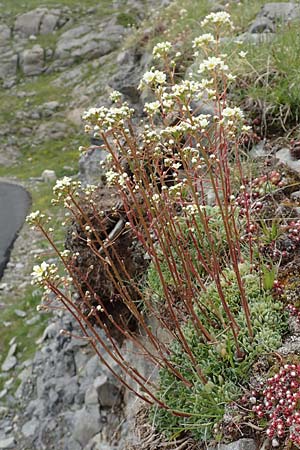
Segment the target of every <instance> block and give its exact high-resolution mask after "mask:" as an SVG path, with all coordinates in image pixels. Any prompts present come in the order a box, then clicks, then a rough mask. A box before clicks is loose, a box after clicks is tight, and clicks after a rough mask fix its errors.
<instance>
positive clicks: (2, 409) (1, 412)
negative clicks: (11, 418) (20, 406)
mask: <svg viewBox="0 0 300 450" xmlns="http://www.w3.org/2000/svg"><path fill="white" fill-rule="evenodd" d="M8 413H9V409H8V408H7V407H6V406H0V419H3V417H5V416H7V414H8Z"/></svg>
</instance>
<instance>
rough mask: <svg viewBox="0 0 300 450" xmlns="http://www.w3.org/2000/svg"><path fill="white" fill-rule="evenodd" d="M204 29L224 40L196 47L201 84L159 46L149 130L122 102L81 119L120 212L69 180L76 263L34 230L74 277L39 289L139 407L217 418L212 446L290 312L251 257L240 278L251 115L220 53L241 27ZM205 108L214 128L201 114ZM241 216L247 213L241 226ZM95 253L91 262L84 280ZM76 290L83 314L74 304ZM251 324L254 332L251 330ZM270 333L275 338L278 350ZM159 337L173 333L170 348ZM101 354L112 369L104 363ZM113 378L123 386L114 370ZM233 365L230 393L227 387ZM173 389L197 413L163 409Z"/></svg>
mask: <svg viewBox="0 0 300 450" xmlns="http://www.w3.org/2000/svg"><path fill="white" fill-rule="evenodd" d="M202 26H203V27H205V26H209V27H211V28H212V29H213V30H214V35H212V34H209V33H206V34H204V35H202V36H200V37H198V38H196V39H195V40H194V42H193V48H194V49H195V52H196V55H197V57H199V56H200V55H201V56H202V61H201V62H200V63H199V68H198V73H199V75H200V81H197V80H193V79H188V80H185V79H184V80H182V79H178V76H177V74H176V66H177V60H178V58H180V53H179V52H176V53H173V48H172V45H171V44H170V43H169V42H164V43H160V44H158V45H156V46H155V48H154V50H153V56H154V59H156V60H157V61H158V64H159V65H160V66H159V67H158V68H156V67H152V68H151V69H150V70H149V71H148V72H147V73H145V74H144V76H143V77H142V80H141V83H140V86H139V88H140V89H144V88H146V89H150V90H152V93H153V96H154V98H153V101H151V102H148V103H146V104H145V107H144V109H145V115H146V119H145V120H144V121H143V122H141V123H140V124H139V126H138V127H136V126H135V125H134V123H133V120H132V119H133V115H134V110H133V109H132V108H130V107H129V105H128V104H127V103H126V102H122V99H121V95H120V94H119V93H118V92H113V93H112V95H111V100H112V102H113V106H112V107H110V108H107V107H103V106H102V107H99V108H91V109H90V110H88V111H86V112H85V113H84V114H83V119H84V120H85V122H86V126H85V129H86V132H88V133H91V132H92V133H93V134H94V136H96V137H99V138H101V139H102V141H103V145H102V148H103V149H105V150H106V151H107V153H108V156H107V160H106V162H105V164H106V167H107V172H106V182H107V189H108V193H109V194H111V195H115V196H117V197H116V198H117V200H118V201H116V203H115V205H114V206H113V207H112V208H110V210H108V209H102V210H100V208H99V204H98V203H97V201H96V197H95V195H96V193H97V188H96V187H95V186H88V187H86V188H83V187H82V186H81V185H80V184H79V183H78V182H76V181H73V180H71V179H69V178H64V179H63V180H60V181H58V182H57V184H56V186H55V188H54V194H55V196H56V198H55V202H58V203H61V204H63V206H64V208H66V210H67V214H68V216H69V217H71V218H72V220H73V224H74V223H75V224H76V226H75V228H74V226H73V232H72V239H73V241H74V242H77V248H78V250H77V251H76V252H73V251H69V252H66V253H61V252H59V250H58V249H57V247H56V246H55V243H54V242H53V238H52V234H51V232H49V229H47V226H46V225H47V224H46V221H45V219H44V218H43V217H41V216H40V214H38V213H33V214H31V216H30V217H29V221H30V222H31V223H32V224H33V225H34V226H35V227H37V228H38V229H40V230H41V232H42V233H43V234H44V236H45V237H46V239H47V240H48V241H49V243H50V244H51V245H52V246H53V248H54V249H55V250H56V251H57V254H58V256H59V258H60V260H61V262H62V264H63V266H64V268H65V271H66V272H67V274H66V276H65V277H62V278H61V279H59V278H57V273H56V272H55V273H54V272H53V273H52V270H54V269H53V268H51V271H50V272H51V273H50V274H49V270H50V269H49V270H48V266H45V264H44V265H43V266H41V267H36V268H35V269H34V273H35V274H36V276H34V279H35V281H36V282H37V283H38V284H39V285H43V286H44V287H45V289H46V292H48V291H49V290H51V291H52V292H54V293H55V295H56V297H57V299H58V301H59V302H61V303H62V304H63V305H64V306H65V307H66V308H67V309H68V310H69V311H70V312H71V314H73V316H74V317H75V318H76V320H77V321H78V322H79V324H80V327H81V330H82V333H83V335H84V336H85V337H86V338H88V339H90V342H91V345H92V346H93V347H94V349H95V351H96V352H97V354H98V355H99V357H100V358H101V360H102V361H103V363H104V364H105V365H106V366H108V367H109V368H110V370H111V371H112V372H113V373H114V375H115V376H116V377H117V378H118V379H119V380H120V381H121V382H122V383H123V384H125V386H126V387H127V388H129V389H130V390H132V391H133V392H135V394H136V395H138V396H139V397H140V398H142V399H143V400H144V401H146V402H148V403H150V404H156V405H158V406H159V407H160V408H161V409H163V410H165V411H166V412H167V413H169V412H170V413H171V414H172V415H173V416H176V417H177V418H179V419H178V420H185V418H188V419H187V422H188V421H189V418H192V419H193V420H194V418H196V419H197V417H200V416H201V417H202V415H203V416H205V417H206V418H207V417H208V420H206V418H205V420H204V421H203V420H202V419H201V427H202V429H203V433H202V435H201V436H208V435H209V433H210V431H211V430H212V429H213V426H214V424H215V423H216V422H217V421H218V420H220V419H221V417H222V413H223V412H224V404H225V403H226V402H227V401H230V398H232V396H236V395H237V391H238V389H237V386H236V380H241V379H243V378H244V377H245V373H246V376H247V374H248V371H249V367H250V365H251V362H252V361H253V355H252V354H251V351H252V346H251V342H254V341H255V340H256V341H255V342H256V343H257V344H258V346H259V348H266V349H267V350H269V349H270V347H271V348H273V347H274V346H275V347H276V345H278V342H279V340H280V336H279V334H278V333H279V331H278V330H279V329H280V323H279V321H280V319H279V315H278V311H279V310H280V309H281V305H280V304H279V303H275V304H274V305H272V302H271V297H270V296H269V294H266V293H265V292H262V291H261V290H260V287H259V286H260V283H259V277H258V276H257V274H255V272H253V270H254V269H253V265H252V260H251V257H250V260H251V261H250V264H248V265H245V264H242V263H243V262H244V260H245V257H248V256H249V255H252V252H251V245H252V242H251V241H249V242H248V244H247V245H246V244H242V243H241V236H242V235H243V234H244V230H245V229H249V227H250V225H251V221H252V217H251V214H250V213H249V209H248V211H247V208H248V206H247V205H248V204H249V202H248V199H249V198H248V197H247V198H246V194H247V195H250V196H251V193H250V194H249V191H247V192H246V190H245V188H243V187H244V186H245V177H244V174H243V164H242V161H241V154H240V151H239V137H240V135H241V133H247V132H248V131H249V128H248V127H247V126H246V125H245V119H244V114H243V112H242V111H241V109H240V108H238V107H236V106H234V105H230V104H229V102H228V100H227V90H228V86H229V85H230V82H231V81H232V80H233V79H234V77H233V76H232V75H231V74H230V72H229V67H228V65H227V64H226V62H225V61H224V60H223V57H222V56H221V54H220V50H219V48H220V34H221V30H222V29H223V28H224V27H226V26H228V27H229V28H231V26H232V25H231V22H230V17H229V15H228V14H227V13H225V12H222V13H213V14H210V15H209V16H207V18H206V19H204V21H203V23H202ZM206 102H208V103H209V104H210V107H211V109H212V112H211V113H210V114H206V113H205V114H204V113H201V108H202V106H203V104H205V103H206ZM81 150H82V151H84V149H83V148H81ZM236 185H239V188H238V189H236V187H235V186H236ZM236 190H239V194H238V193H237V192H236ZM208 193H209V195H208ZM237 197H238V198H239V201H238V202H237V201H236V199H237ZM243 197H244V200H245V201H244V202H243ZM246 200H247V201H246ZM209 203H211V204H209ZM240 203H243V205H246V211H245V214H243V215H241V214H239V212H240ZM249 208H250V206H249ZM120 239H126V240H127V241H126V243H127V244H126V245H125V247H126V248H125V249H124V248H122V247H121V246H119V247H118V242H119V240H120ZM133 249H135V250H133ZM69 250H70V248H69ZM71 250H72V249H71ZM135 251H137V252H138V254H139V257H140V259H139V263H137V264H134V262H135V258H134V255H133V254H134V252H135ZM87 253H88V255H89V256H90V258H91V260H92V261H93V262H92V263H90V264H89V266H88V268H87V269H86V270H84V271H83V270H82V267H81V264H82V261H83V260H84V258H85V255H86V254H87ZM141 255H142V257H141ZM135 256H136V255H135ZM130 258H131V259H130ZM137 266H140V267H139V269H138V268H137ZM252 272H253V273H252ZM104 274H105V277H106V279H108V280H109V289H106V288H104V286H103V287H100V288H99V289H96V288H95V286H94V285H93V281H92V280H93V279H94V278H95V277H98V278H99V276H100V275H101V276H104ZM48 275H49V276H48ZM93 277H94V278H93ZM70 279H72V280H73V285H74V289H75V290H76V291H77V293H78V295H79V299H80V300H79V301H75V300H74V298H73V296H72V294H69V291H70ZM249 286H251V292H252V293H251V295H250V296H249V295H248V294H249V293H248V292H247V289H248V287H249ZM210 293H211V294H210ZM253 293H254V294H253ZM258 295H259V296H261V302H260V303H259V302H257V301H256V300H257V298H256V297H257V296H258ZM249 298H250V299H251V305H250V302H249ZM120 301H121V303H122V304H123V305H124V306H125V307H126V311H127V312H129V313H130V315H131V316H132V317H133V318H134V320H135V322H136V323H137V328H138V329H139V330H140V331H141V334H142V335H143V336H144V338H143V339H140V338H139V337H138V336H137V331H136V328H135V329H134V330H132V329H131V328H130V327H129V326H128V323H126V321H125V320H124V318H122V317H116V311H118V309H117V306H118V304H119V303H118V302H120ZM45 302H46V303H44V305H45V306H46V307H50V304H49V302H48V303H47V300H46V301H45ZM264 309H268V311H267V314H264V313H265V311H264ZM251 311H252V312H251ZM251 314H253V315H254V316H255V317H256V318H257V319H256V320H255V323H254V324H253V323H252V317H251ZM272 315H273V316H274V317H273V316H272ZM119 316H122V314H119ZM272 317H273V319H274V320H273V321H272V320H271V319H272ZM122 319H123V320H122ZM153 323H154V324H155V325H153ZM272 323H274V325H272ZM94 325H98V328H97V327H95V326H94ZM112 326H113V327H115V329H116V330H117V331H118V333H119V335H121V336H122V337H123V338H126V340H128V341H131V342H132V343H133V345H134V348H135V349H136V352H137V354H138V356H139V357H141V356H143V357H147V358H148V359H149V360H150V361H151V362H152V363H153V365H154V367H156V368H158V369H160V371H161V374H164V375H163V376H164V377H165V378H164V382H162V383H160V381H159V380H157V382H156V383H155V381H153V380H152V381H149V380H148V379H147V377H146V376H145V375H144V374H143V373H142V371H140V370H138V368H137V367H135V366H134V364H132V362H129V361H127V360H126V355H125V354H123V353H122V352H120V349H119V347H118V343H117V342H116V340H115V339H114V337H113V335H112V333H111V329H112V328H111V327H112ZM272 326H273V327H274V328H276V330H275V334H274V336H273V335H272V336H271V338H270V336H267V334H268V333H271V334H272ZM99 328H101V332H100V331H99ZM158 330H163V331H164V336H165V337H164V338H162V337H161V333H159V332H158ZM99 346H101V347H102V348H104V349H105V351H106V352H107V353H108V354H109V356H110V360H111V361H113V364H109V362H108V360H107V359H105V358H103V356H102V354H101V352H100V351H99ZM213 349H216V351H215V350H213ZM116 364H117V365H118V367H119V369H121V370H122V371H123V372H124V373H125V376H120V373H119V371H116V370H115V368H114V367H115V365H116ZM223 364H224V367H225V373H226V374H227V375H226V376H227V377H228V378H229V379H228V380H227V379H226V377H223V376H222V365H223ZM240 364H241V367H242V369H241V368H240ZM214 367H215V368H214ZM235 369H237V373H236V372H235ZM214 370H216V371H217V373H218V376H217V377H216V376H215V374H214ZM243 370H244V371H245V372H243ZM239 371H240V372H239ZM166 374H167V376H166ZM130 380H131V381H132V382H133V383H130ZM166 380H167V383H166ZM227 382H229V385H230V389H229V390H228V392H226V390H227V388H228V386H229V385H228V384H227ZM166 384H170V386H172V385H174V386H175V385H176V386H177V387H178V395H177V393H175V398H176V400H177V398H179V397H180V395H179V391H180V387H181V386H182V387H183V388H184V389H182V391H184V390H186V391H184V392H185V393H187V394H188V395H187V396H186V397H188V398H189V395H190V394H191V393H192V394H193V395H194V394H195V396H196V397H197V399H200V400H199V401H198V400H197V402H196V403H195V404H194V405H191V404H186V403H185V402H183V403H180V402H179V403H178V402H176V401H173V400H172V398H171V397H170V396H169V395H166V394H167V392H168V393H169V392H170V388H169V387H167V388H166V389H165V387H163V386H164V385H166ZM184 395H185V394H184ZM196 397H195V398H196ZM208 398H209V399H210V403H211V400H212V399H213V400H214V402H213V406H212V408H214V409H213V410H212V411H210V410H209V411H208V412H207V411H204V409H205V408H206V406H205V407H204V406H203V405H204V404H206V405H207V399H208ZM205 402H206V403H205ZM201 405H202V406H201ZM208 408H209V407H208ZM187 422H186V423H187ZM189 423H191V422H189ZM198 425H199V424H197V426H198ZM189 426H191V427H192V428H191V429H196V425H189ZM199 426H200V425H199ZM176 427H177V429H178V428H179V429H180V427H179V426H178V424H176ZM193 427H194V428H193ZM166 428H167V427H166ZM200 434H201V433H200Z"/></svg>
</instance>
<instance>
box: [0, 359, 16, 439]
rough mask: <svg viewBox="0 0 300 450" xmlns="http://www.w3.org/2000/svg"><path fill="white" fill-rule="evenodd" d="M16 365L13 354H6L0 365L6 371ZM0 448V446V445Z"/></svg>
mask: <svg viewBox="0 0 300 450" xmlns="http://www.w3.org/2000/svg"><path fill="white" fill-rule="evenodd" d="M16 365H17V358H16V357H15V356H7V357H6V359H5V361H4V363H3V364H2V366H1V370H2V372H8V371H9V370H12V369H13V368H14V367H15V366H16ZM0 448H1V447H0Z"/></svg>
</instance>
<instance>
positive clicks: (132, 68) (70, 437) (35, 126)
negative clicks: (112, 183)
mask: <svg viewBox="0 0 300 450" xmlns="http://www.w3.org/2000/svg"><path fill="white" fill-rule="evenodd" d="M168 3H169V2H168V1H166V0H161V1H159V0H157V1H155V2H154V1H149V2H145V4H146V7H145V4H144V3H143V2H139V1H135V0H132V1H128V2H118V1H115V2H113V9H112V10H111V11H109V14H107V15H103V16H102V15H101V5H100V4H99V5H97V6H95V7H92V8H87V9H85V8H84V7H77V8H73V9H72V8H69V7H60V6H57V7H55V8H46V7H43V8H38V9H35V10H32V11H27V12H26V13H24V14H21V15H19V16H13V15H12V14H11V13H9V11H7V12H6V13H5V14H2V17H1V18H0V19H1V20H0V47H1V52H0V80H2V90H1V92H0V98H2V99H3V104H4V105H5V108H6V110H5V111H4V114H3V120H0V165H1V166H2V169H3V167H5V166H6V167H11V165H12V162H14V163H15V166H14V167H15V168H16V169H15V170H16V171H18V170H19V169H20V161H22V163H23V164H25V167H26V168H27V167H28V171H29V172H28V177H26V174H25V177H26V178H27V180H26V181H24V184H25V186H26V187H27V188H29V189H36V188H37V186H39V185H40V183H45V182H47V181H48V180H47V179H44V178H43V177H41V173H42V171H40V172H39V165H38V164H36V165H35V155H34V151H36V150H37V149H42V148H43V147H45V146H46V145H49V144H50V145H52V144H53V143H57V144H58V145H61V144H60V143H61V142H63V145H64V147H63V148H66V150H65V151H66V152H67V150H68V145H71V144H70V142H72V145H76V143H77V144H79V143H80V138H79V137H78V135H79V132H78V130H79V129H80V127H81V120H80V117H81V113H82V111H83V109H84V108H85V107H88V106H91V105H93V106H95V105H96V104H100V103H105V102H106V101H107V94H108V93H109V92H110V91H111V90H112V89H118V90H119V91H121V92H122V93H123V94H124V96H125V97H126V98H127V99H128V100H129V101H130V102H131V104H133V105H135V106H136V108H137V109H140V110H141V101H140V100H141V99H140V95H139V92H138V90H137V85H138V82H139V79H140V76H141V74H142V73H143V71H144V70H145V68H146V67H147V66H148V65H149V64H151V56H150V54H149V53H148V52H146V51H144V50H143V49H141V47H140V45H132V46H131V47H127V48H126V49H124V48H123V42H124V40H125V38H128V37H130V34H131V33H132V28H131V27H128V26H127V25H128V24H129V23H130V20H133V19H132V18H134V21H135V25H136V26H138V25H139V23H140V22H141V20H142V19H143V18H144V17H145V14H146V12H147V8H148V9H149V8H150V7H158V6H164V7H165V6H167V4H168ZM124 4H125V10H124V8H123V6H124ZM121 7H122V8H123V9H121ZM120 11H121V12H122V14H123V15H122V16H121V15H120V14H121V12H120ZM125 13H126V15H125V16H124V14H125ZM299 16H300V8H299V6H298V5H294V4H293V3H278V4H267V5H266V6H265V7H264V8H263V10H262V12H261V13H260V14H259V16H257V18H256V19H255V21H254V22H253V23H252V24H251V26H250V27H249V30H248V31H247V32H246V33H244V34H243V35H242V36H239V38H240V39H242V40H246V41H247V40H248V41H249V40H250V41H252V42H260V41H261V40H264V39H271V38H272V36H273V35H274V33H275V32H276V21H277V20H278V19H280V20H284V21H289V20H293V19H295V18H299ZM124 18H126V20H127V23H125V24H124V20H125V19H124ZM121 19H122V20H121ZM125 22H126V21H125ZM151 33H153V30H145V31H144V32H143V39H144V40H146V41H147V39H148V36H149V34H151ZM103 66H105V67H106V69H105V70H104V71H100V69H101V68H103ZM41 75H43V76H46V77H47V78H46V83H45V84H46V86H44V87H43V94H42V95H41V94H40V90H39V88H40V86H39V83H41V78H40V76H41ZM108 77H109V81H108ZM43 80H44V78H43ZM43 82H44V81H43ZM48 88H50V91H48ZM48 92H55V95H53V94H51V95H50V97H51V98H50V99H49V96H48ZM8 98H10V99H13V100H9V101H13V102H15V103H14V107H15V106H17V108H16V110H14V113H13V114H11V112H10V111H9V108H8V106H9V101H8ZM24 147H25V148H28V149H30V151H29V152H28V154H26V157H24V154H23V150H22V149H23V148H24ZM252 152H253V156H254V157H255V158H256V157H259V158H265V157H266V156H267V155H268V152H269V149H268V147H267V146H264V145H263V144H261V145H260V146H258V147H256V148H255V149H253V150H252ZM277 157H278V158H279V159H280V160H282V162H283V163H284V164H288V165H289V166H290V168H291V169H292V170H296V171H297V172H299V171H300V167H299V163H298V161H294V159H293V158H292V157H291V155H290V152H289V149H286V148H279V149H278V152H277ZM24 158H25V159H24ZM30 158H31V160H30ZM102 158H103V155H102V154H101V152H99V151H98V150H97V149H92V150H91V151H90V152H89V154H88V156H85V157H82V159H81V162H80V166H79V168H80V176H81V178H82V179H83V180H84V181H85V182H94V181H95V180H97V179H99V176H100V175H101V173H100V172H99V169H98V168H97V166H96V164H97V163H98V162H99V160H101V159H102ZM46 161H47V159H46ZM31 163H32V166H34V170H32V172H31V169H32V167H31ZM46 164H47V163H46ZM70 166H71V167H70ZM44 168H49V169H52V167H49V166H47V167H44ZM68 171H69V172H70V173H71V174H75V173H76V172H77V164H76V162H75V161H74V162H69V163H68V164H67V163H66V165H65V167H63V168H62V172H58V175H60V174H61V173H62V174H64V173H68ZM1 174H2V175H4V174H5V169H3V171H2V172H1ZM54 177H55V175H54ZM29 178H30V179H29ZM43 252H44V249H43V248H42V244H41V241H40V239H39V238H38V237H37V235H36V234H34V233H33V232H32V231H31V230H30V229H29V227H27V225H26V226H25V227H24V228H23V230H22V231H21V233H20V235H19V237H18V239H17V241H16V243H15V246H14V249H13V252H12V255H11V260H10V263H9V264H8V266H7V269H6V271H5V274H4V277H3V278H2V280H1V283H0V308H5V305H6V298H7V296H8V293H10V294H11V293H12V292H17V291H18V292H19V293H20V292H22V290H24V291H25V290H26V288H27V287H28V285H29V284H30V272H31V267H32V262H33V256H34V255H35V254H37V255H39V254H40V253H43ZM0 312H1V309H0ZM15 314H16V316H19V317H22V319H23V320H24V321H26V322H28V325H29V326H32V327H34V326H35V325H36V323H39V322H40V320H41V315H40V313H38V312H36V311H35V310H32V311H31V312H25V311H23V310H21V309H19V308H17V307H16V308H15ZM1 326H3V327H9V326H10V324H7V323H4V322H3V321H2V324H1ZM61 329H64V330H67V331H69V332H70V334H69V335H68V334H64V335H62V334H61V333H60V330H61ZM76 333H77V328H76V324H75V323H74V321H72V319H70V317H69V316H67V315H65V314H64V313H56V314H55V315H54V316H52V317H51V318H50V319H49V320H47V327H46V329H45V330H44V332H43V335H42V337H40V339H39V340H38V341H37V343H36V345H37V351H36V353H35V355H34V356H33V357H31V358H30V359H27V360H25V361H22V360H21V358H19V354H18V345H19V344H20V342H19V341H18V339H17V338H12V340H11V341H10V343H9V347H8V348H7V349H6V352H5V355H4V356H3V358H2V366H1V374H0V376H1V379H3V380H4V383H3V389H2V391H1V392H0V449H15V450H35V449H36V450H42V449H45V450H51V449H53V450H54V449H55V450H100V449H101V450H111V449H113V448H114V449H119V450H121V449H124V448H125V447H126V445H128V446H129V447H130V446H131V447H130V448H139V447H138V445H139V444H138V443H136V442H134V441H135V440H136V439H137V438H138V437H140V439H141V442H142V441H143V447H141V448H145V449H148V448H149V449H150V448H151V449H153V450H154V449H156V448H157V449H158V448H162V447H160V445H161V438H160V437H157V436H156V437H155V436H154V435H153V430H152V428H151V427H150V429H149V430H148V431H149V433H148V434H147V433H146V435H145V436H144V439H143V436H142V435H140V436H139V434H138V433H137V434H135V433H132V431H130V426H131V425H132V423H131V418H132V417H131V415H130V414H129V410H130V411H131V413H132V411H133V410H134V407H133V406H134V401H133V400H132V399H131V400H130V401H129V400H128V397H127V396H126V395H125V394H124V392H123V390H122V389H121V387H120V386H119V385H117V383H116V381H115V380H113V379H112V377H111V375H110V374H109V373H108V372H107V370H106V369H105V367H104V366H103V365H102V364H100V362H99V359H98V358H97V357H96V356H95V355H94V354H93V353H92V351H91V350H90V349H89V346H88V345H87V342H86V341H84V340H80V339H77V338H74V337H72V336H71V334H73V335H76ZM103 357H105V356H104V355H103ZM16 379H17V384H18V387H17V389H16ZM134 434H135V436H134ZM141 434H142V433H141ZM151 436H152V437H151ZM147 440H148V444H147ZM246 441H247V442H246ZM130 442H131V443H130ZM176 445H177V447H178V445H180V444H176ZM189 445H190V447H187V444H186V445H185V446H182V447H180V448H193V447H192V445H194V444H191V443H190V444H189ZM234 445H235V446H234V447H230V446H227V450H233V449H244V450H245V449H246V448H247V449H251V450H252V449H254V448H255V443H254V441H252V440H240V441H239V443H237V444H234ZM162 446H163V444H162ZM165 446H166V445H165ZM170 448H171V447H170ZM174 448H176V446H175V447H174ZM194 448H196V447H194Z"/></svg>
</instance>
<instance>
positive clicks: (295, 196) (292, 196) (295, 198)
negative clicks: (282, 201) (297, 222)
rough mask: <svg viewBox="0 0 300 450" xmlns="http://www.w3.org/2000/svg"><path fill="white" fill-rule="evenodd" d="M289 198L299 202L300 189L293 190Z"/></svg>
mask: <svg viewBox="0 0 300 450" xmlns="http://www.w3.org/2000/svg"><path fill="white" fill-rule="evenodd" d="M291 199H292V200H293V201H294V202H300V191H296V192H293V193H292V194H291Z"/></svg>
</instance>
